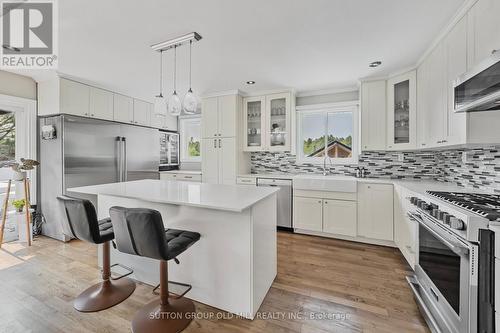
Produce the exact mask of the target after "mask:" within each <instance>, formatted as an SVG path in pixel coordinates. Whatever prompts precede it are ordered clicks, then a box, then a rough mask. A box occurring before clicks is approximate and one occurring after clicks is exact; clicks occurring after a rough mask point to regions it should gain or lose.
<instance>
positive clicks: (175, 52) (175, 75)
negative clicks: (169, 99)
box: [174, 45, 177, 94]
mask: <svg viewBox="0 0 500 333" xmlns="http://www.w3.org/2000/svg"><path fill="white" fill-rule="evenodd" d="M176 80H177V45H176V46H174V94H177V84H176Z"/></svg>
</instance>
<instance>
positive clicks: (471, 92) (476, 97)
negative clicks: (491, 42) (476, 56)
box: [453, 50, 500, 112]
mask: <svg viewBox="0 0 500 333" xmlns="http://www.w3.org/2000/svg"><path fill="white" fill-rule="evenodd" d="M453 104H454V111H455V112H466V111H467V112H472V111H494V110H500V50H498V51H494V52H493V54H492V55H491V56H490V57H489V58H487V59H485V60H484V61H483V62H481V63H479V64H478V65H477V66H475V67H474V68H473V69H472V70H470V71H468V72H466V73H465V74H463V75H461V76H460V77H458V78H457V79H456V80H455V81H454V82H453Z"/></svg>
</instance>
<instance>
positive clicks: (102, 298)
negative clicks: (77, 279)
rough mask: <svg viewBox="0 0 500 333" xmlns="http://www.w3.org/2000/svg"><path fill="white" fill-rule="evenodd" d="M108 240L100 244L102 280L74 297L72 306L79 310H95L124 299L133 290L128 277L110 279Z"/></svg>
mask: <svg viewBox="0 0 500 333" xmlns="http://www.w3.org/2000/svg"><path fill="white" fill-rule="evenodd" d="M109 244H110V242H105V243H103V244H102V254H103V257H102V282H99V283H97V284H94V285H93V286H91V287H89V288H87V289H86V290H85V291H83V292H82V293H81V294H80V295H78V297H77V298H76V299H75V301H74V303H73V306H74V308H75V309H76V310H78V311H81V312H97V311H101V310H105V309H108V308H110V307H112V306H114V305H116V304H119V303H121V302H123V301H124V300H126V299H127V298H128V297H129V296H130V295H132V293H133V292H134V290H135V282H134V281H133V280H131V279H128V278H122V279H119V280H111V268H110V267H111V266H110V248H109Z"/></svg>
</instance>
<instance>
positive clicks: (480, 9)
mask: <svg viewBox="0 0 500 333" xmlns="http://www.w3.org/2000/svg"><path fill="white" fill-rule="evenodd" d="M499 13H500V1H498V0H479V1H477V2H476V3H475V4H474V6H473V7H472V8H471V10H470V11H469V13H468V17H467V19H468V28H467V29H468V39H469V45H468V53H469V56H468V59H469V68H470V67H473V66H475V65H477V64H478V63H480V62H481V61H483V60H485V59H486V58H488V56H490V55H491V53H492V51H493V50H500V19H499Z"/></svg>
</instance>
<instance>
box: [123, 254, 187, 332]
mask: <svg viewBox="0 0 500 333" xmlns="http://www.w3.org/2000/svg"><path fill="white" fill-rule="evenodd" d="M194 311H195V307H194V303H193V301H191V300H190V299H187V298H185V297H181V298H169V292H168V264H167V262H166V261H163V260H161V261H160V298H159V299H156V300H154V301H152V302H150V303H148V304H146V305H145V306H144V307H143V308H142V309H140V310H139V311H137V313H136V314H135V315H134V319H132V332H133V333H177V332H181V331H183V330H184V329H185V328H186V327H187V326H188V325H189V323H191V321H192V320H193V315H192V314H194Z"/></svg>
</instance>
